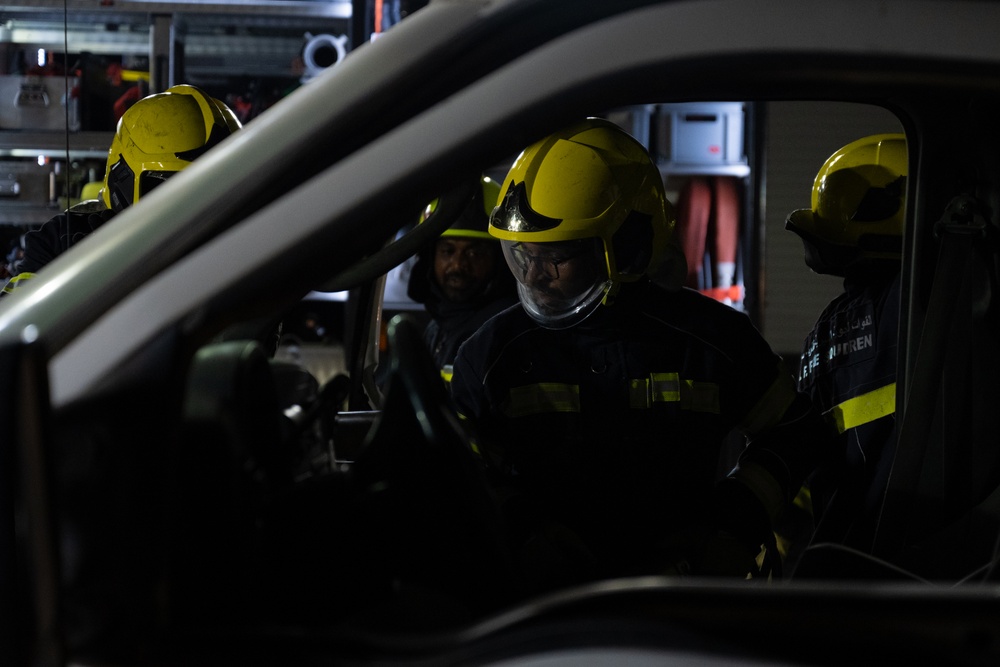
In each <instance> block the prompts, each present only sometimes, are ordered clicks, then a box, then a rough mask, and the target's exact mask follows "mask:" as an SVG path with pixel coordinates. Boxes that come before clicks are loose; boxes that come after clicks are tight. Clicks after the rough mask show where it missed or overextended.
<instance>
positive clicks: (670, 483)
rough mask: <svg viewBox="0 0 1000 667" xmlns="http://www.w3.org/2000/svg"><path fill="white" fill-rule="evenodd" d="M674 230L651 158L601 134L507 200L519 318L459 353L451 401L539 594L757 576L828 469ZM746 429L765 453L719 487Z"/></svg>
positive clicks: (507, 251)
mask: <svg viewBox="0 0 1000 667" xmlns="http://www.w3.org/2000/svg"><path fill="white" fill-rule="evenodd" d="M674 226H675V219H674V212H673V208H672V206H671V204H670V203H669V202H668V200H667V199H666V196H665V194H664V188H663V181H662V178H661V176H660V173H659V170H658V169H657V167H656V165H655V164H654V162H653V161H652V160H651V158H650V157H649V155H648V153H647V152H646V150H645V148H644V147H643V146H642V145H641V144H639V143H638V142H637V141H636V140H635V139H634V138H633V137H631V136H630V135H628V134H627V133H626V132H624V131H623V130H622V129H620V128H619V127H618V126H616V125H614V124H612V123H610V122H608V121H605V120H602V119H597V118H591V119H587V120H585V121H582V122H580V123H577V124H575V125H573V126H571V127H569V128H566V129H564V130H562V131H559V132H556V133H555V134H553V135H551V136H549V137H547V138H545V139H543V140H541V141H539V142H537V143H535V144H533V145H532V146H530V147H528V148H527V149H525V150H524V151H523V152H522V153H521V155H520V156H519V157H518V158H517V160H516V161H515V162H514V164H513V166H512V167H511V169H510V171H509V173H508V174H507V177H506V179H505V181H504V183H503V185H502V187H501V195H500V199H499V201H498V204H497V206H496V208H495V209H494V211H493V214H492V217H491V220H490V228H489V231H490V234H492V235H493V236H495V237H496V238H498V239H500V241H501V247H502V249H503V252H504V256H505V258H506V261H507V265H508V267H509V268H510V270H511V272H512V273H513V274H514V277H515V278H516V279H517V283H518V285H517V287H518V294H519V297H520V302H521V306H522V307H521V308H512V309H509V310H507V311H504V312H503V313H501V314H500V315H498V316H497V317H495V318H493V319H492V320H490V322H489V323H487V324H486V325H485V326H484V327H483V328H482V329H480V330H479V332H477V333H476V334H475V335H474V336H472V337H471V338H470V339H469V340H468V341H467V342H466V344H465V345H463V346H462V348H461V349H460V350H459V353H458V357H457V359H456V361H455V373H454V377H453V380H452V385H451V388H452V396H453V399H454V401H455V404H456V407H457V408H458V410H459V412H460V415H461V416H462V417H464V418H466V419H467V420H468V422H469V424H470V425H471V426H472V429H473V431H474V438H475V445H476V447H477V449H478V450H479V451H480V453H481V454H482V456H483V457H484V460H485V462H486V465H487V466H488V467H489V470H490V474H491V475H493V476H494V478H495V480H496V481H495V483H496V491H497V495H498V497H499V498H500V501H501V503H502V506H503V510H504V514H505V517H506V519H507V522H508V527H509V531H510V540H511V546H512V551H513V552H514V553H515V554H516V556H517V558H518V561H519V564H520V567H521V568H522V574H523V578H524V580H525V583H526V585H527V586H528V587H529V588H533V589H535V590H538V589H551V588H553V587H557V586H562V585H565V584H571V583H575V582H579V581H586V580H593V579H598V578H604V577H608V576H619V575H642V574H656V573H665V572H667V573H676V572H691V573H694V574H715V575H735V576H738V577H740V578H744V577H746V576H747V575H753V574H755V573H756V574H760V571H759V568H758V567H757V563H756V561H755V558H756V557H757V556H758V555H759V554H760V553H761V547H762V545H766V544H769V543H770V542H771V540H772V538H773V534H772V532H771V521H772V519H773V518H774V517H776V516H777V515H778V513H779V511H780V510H781V508H782V507H784V506H785V505H786V504H787V503H788V502H789V501H790V498H791V496H792V495H793V494H794V492H795V491H796V490H797V489H798V488H799V487H800V485H801V482H802V480H803V479H804V477H805V476H806V474H808V473H809V472H810V471H811V469H812V467H813V462H814V461H815V460H816V459H817V457H819V456H821V455H822V452H821V451H819V450H820V449H821V448H822V442H823V441H822V440H821V439H820V438H818V437H817V433H820V422H819V420H818V415H817V414H816V413H815V412H814V411H813V409H812V406H811V403H810V402H809V401H808V399H807V398H806V397H805V396H804V395H801V394H798V393H797V392H796V390H795V383H794V378H793V377H792V375H791V373H789V372H787V371H786V370H785V369H784V368H783V364H782V360H781V359H780V357H779V356H778V355H776V354H775V353H774V352H773V351H772V350H771V348H770V347H769V345H768V344H767V343H766V342H765V340H764V339H763V338H762V337H761V335H760V334H759V333H758V331H757V330H756V329H755V328H754V326H753V325H752V324H751V322H750V320H749V318H747V316H746V315H744V314H743V313H740V312H738V311H736V310H734V309H732V308H729V307H727V306H724V305H722V304H720V303H718V302H717V301H715V300H713V299H711V298H709V297H706V296H703V295H701V294H699V293H698V292H696V291H694V290H691V289H687V288H682V287H681V284H682V283H683V279H684V276H685V275H686V272H685V271H684V270H683V267H680V270H678V268H677V267H673V268H671V267H667V266H664V263H666V264H671V263H676V262H683V260H682V259H681V258H682V257H683V254H682V253H681V252H680V250H679V249H678V248H677V246H676V245H675V243H674V240H673V233H674ZM650 273H656V274H657V275H667V276H675V284H672V285H668V286H667V287H663V286H661V285H660V284H656V283H654V282H653V281H652V280H650V278H649V274H650ZM733 432H737V433H742V434H743V436H744V437H745V438H748V439H749V440H748V444H747V446H746V448H745V449H743V450H742V454H741V457H740V461H739V464H738V465H737V467H736V468H735V469H733V470H732V471H731V472H730V473H729V474H728V475H722V479H719V477H720V475H719V474H718V467H719V466H718V463H719V460H720V456H721V455H722V453H723V450H724V442H725V441H726V439H727V437H729V436H730V435H731V434H732V433H733ZM768 551H769V554H768V555H769V556H773V555H774V550H773V545H771V548H770V549H768ZM768 562H769V563H771V564H774V563H775V561H774V560H773V558H768Z"/></svg>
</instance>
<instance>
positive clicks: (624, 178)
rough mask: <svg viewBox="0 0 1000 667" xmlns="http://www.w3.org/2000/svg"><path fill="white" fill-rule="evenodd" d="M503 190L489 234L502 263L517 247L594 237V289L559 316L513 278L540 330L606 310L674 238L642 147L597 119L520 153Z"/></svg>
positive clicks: (656, 174)
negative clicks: (597, 259)
mask: <svg viewBox="0 0 1000 667" xmlns="http://www.w3.org/2000/svg"><path fill="white" fill-rule="evenodd" d="M501 191H502V194H501V197H500V200H499V201H498V202H497V206H496V208H495V209H494V211H493V214H492V216H491V218H490V229H489V231H490V234H492V235H493V236H495V237H496V238H498V239H500V240H501V241H502V245H503V247H504V253H505V256H506V257H507V261H508V264H511V262H516V258H514V259H512V255H511V253H512V252H513V250H512V249H513V248H515V247H516V246H517V245H519V244H521V243H555V242H565V241H580V240H585V239H596V240H597V242H599V244H600V248H601V251H602V253H603V258H604V261H603V264H604V266H603V267H600V269H601V271H600V272H601V274H602V275H601V278H600V279H599V281H598V283H597V284H596V285H594V286H593V287H592V288H591V289H590V290H589V291H588V292H587V293H586V294H581V295H579V299H578V300H575V301H574V302H573V303H567V304H566V307H565V308H566V312H564V313H556V312H551V308H550V309H548V311H549V312H544V311H543V309H540V308H536V307H535V304H532V303H531V296H530V291H529V290H528V289H527V288H526V287H525V285H524V284H523V283H521V280H520V278H519V280H518V283H519V286H518V287H519V293H520V295H521V303H522V305H524V306H525V309H526V310H527V311H528V313H529V314H531V315H532V317H534V318H535V319H536V320H537V321H538V322H539V323H541V324H542V325H543V326H548V327H553V328H559V327H565V326H572V325H573V324H575V323H576V322H579V321H580V320H582V319H583V318H585V317H587V316H588V315H589V314H590V313H592V312H593V311H594V310H595V309H596V307H597V306H598V305H599V304H601V303H604V304H610V302H611V300H612V299H613V298H614V295H615V294H616V293H617V291H618V289H619V287H620V285H621V283H624V282H632V281H636V280H638V279H639V278H640V277H641V276H643V275H646V274H648V273H649V272H651V271H652V270H654V269H655V268H656V267H657V265H658V264H659V263H660V260H661V259H662V258H663V256H664V253H665V252H666V250H667V247H668V245H669V244H670V243H671V242H672V239H673V234H674V226H675V224H676V218H675V215H674V210H673V206H672V205H671V204H670V202H669V201H667V198H666V195H665V193H664V189H663V178H662V176H661V175H660V171H659V169H658V168H657V167H656V164H655V163H654V162H653V160H652V159H651V158H650V156H649V154H648V153H647V152H646V149H645V148H644V147H643V146H642V144H640V143H639V142H638V141H636V140H635V139H634V138H633V137H632V136H631V135H629V134H628V133H627V132H625V131H624V130H623V129H621V128H620V127H618V126H617V125H615V124H614V123H612V122H610V121H607V120H603V119H600V118H588V119H586V120H584V121H582V122H579V123H576V124H574V125H571V126H570V127H568V128H566V129H564V130H561V131H559V132H556V133H554V134H552V135H550V136H548V137H546V138H545V139H542V140H541V141H539V142H537V143H535V144H533V145H531V146H529V147H528V148H526V149H525V150H524V151H523V152H522V153H521V154H520V155H519V156H518V157H517V159H516V160H515V161H514V164H513V166H512V167H511V169H510V171H509V172H508V174H507V177H506V179H505V180H504V184H503V186H502V187H501ZM511 268H512V270H513V271H514V273H515V277H518V272H517V271H516V270H515V269H514V264H511Z"/></svg>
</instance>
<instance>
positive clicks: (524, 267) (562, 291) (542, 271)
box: [508, 243, 601, 306]
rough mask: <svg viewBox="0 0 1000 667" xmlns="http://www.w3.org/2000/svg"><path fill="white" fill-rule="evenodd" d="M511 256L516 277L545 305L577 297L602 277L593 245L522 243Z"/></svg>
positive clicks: (511, 250)
mask: <svg viewBox="0 0 1000 667" xmlns="http://www.w3.org/2000/svg"><path fill="white" fill-rule="evenodd" d="M508 257H509V258H510V261H509V262H508V263H509V264H510V268H511V271H513V272H514V275H515V277H517V278H518V280H519V281H520V282H521V283H522V284H523V285H524V286H525V287H526V288H528V289H529V290H531V292H532V296H533V297H534V300H535V301H536V302H538V304H539V305H541V306H544V305H545V304H546V303H552V304H555V303H556V302H558V303H560V304H561V303H564V302H566V301H567V300H572V299H575V298H576V297H578V296H579V295H581V294H582V293H584V292H585V291H587V290H589V289H590V288H592V287H593V286H594V283H595V282H596V281H598V280H599V279H600V278H601V275H600V274H601V272H600V270H599V268H598V263H597V262H596V258H595V253H594V250H593V246H592V245H590V244H583V245H581V244H578V243H518V244H515V245H513V246H512V247H511V248H510V251H509V253H508Z"/></svg>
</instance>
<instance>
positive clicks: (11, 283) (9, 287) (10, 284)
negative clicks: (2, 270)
mask: <svg viewBox="0 0 1000 667" xmlns="http://www.w3.org/2000/svg"><path fill="white" fill-rule="evenodd" d="M34 277H35V274H34V273H30V272H28V271H25V272H24V273H19V274H17V275H16V276H14V277H13V278H11V279H10V280H8V281H7V284H6V285H4V286H3V293H4V294H10V293H11V292H13V291H14V288H16V287H17V284H18V283H19V282H21V281H24V280H28V279H30V278H34Z"/></svg>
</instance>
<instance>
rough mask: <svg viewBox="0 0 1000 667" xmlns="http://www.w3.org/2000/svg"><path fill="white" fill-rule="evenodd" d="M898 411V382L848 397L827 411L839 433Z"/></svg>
mask: <svg viewBox="0 0 1000 667" xmlns="http://www.w3.org/2000/svg"><path fill="white" fill-rule="evenodd" d="M895 412H896V383H895V382H893V383H892V384H887V385H886V386H884V387H879V388H878V389H874V390H872V391H869V392H868V393H867V394H861V395H860V396H855V397H854V398H851V399H848V400H846V401H844V402H843V403H841V404H840V405H835V406H833V407H832V408H830V409H829V410H827V411H826V413H825V414H826V416H827V417H828V418H829V419H830V420H831V421H832V422H833V423H834V425H835V426H836V427H837V432H838V433H843V432H844V431H847V430H848V429H852V428H855V427H857V426H861V425H863V424H867V423H868V422H873V421H875V420H876V419H880V418H882V417H886V416H888V415H891V414H893V413H895Z"/></svg>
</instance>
